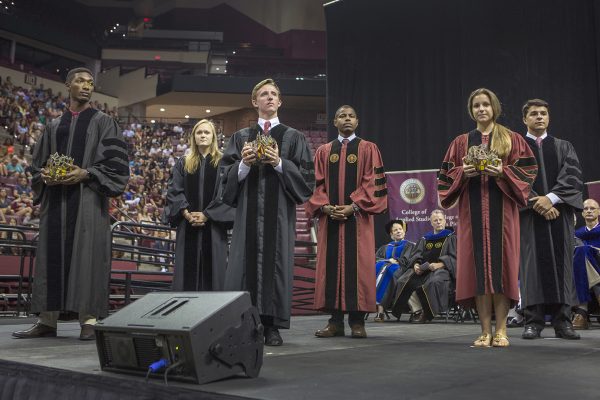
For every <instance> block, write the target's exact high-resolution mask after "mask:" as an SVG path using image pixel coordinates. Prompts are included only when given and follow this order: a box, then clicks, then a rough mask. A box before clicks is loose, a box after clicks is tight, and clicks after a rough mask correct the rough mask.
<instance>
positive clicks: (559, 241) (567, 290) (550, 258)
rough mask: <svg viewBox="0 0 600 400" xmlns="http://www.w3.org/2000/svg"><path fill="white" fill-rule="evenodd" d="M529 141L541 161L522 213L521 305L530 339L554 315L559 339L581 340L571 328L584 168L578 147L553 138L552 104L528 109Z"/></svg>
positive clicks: (536, 102)
mask: <svg viewBox="0 0 600 400" xmlns="http://www.w3.org/2000/svg"><path fill="white" fill-rule="evenodd" d="M523 122H524V123H525V125H526V126H527V131H528V132H527V135H526V136H525V140H526V141H527V144H528V145H529V147H530V148H531V150H532V151H533V154H534V155H535V158H536V161H537V163H538V167H539V170H538V175H537V177H536V179H535V182H534V184H533V188H532V190H531V194H530V198H529V205H528V206H527V207H526V208H524V209H523V210H521V212H520V223H521V263H520V264H521V265H520V284H521V304H522V307H523V310H524V314H525V330H524V331H523V335H522V337H523V338H524V339H535V338H538V337H540V332H541V331H542V329H544V326H545V320H544V316H545V315H546V314H550V315H551V316H552V326H553V327H554V331H555V335H556V337H559V338H564V339H579V335H578V334H577V332H575V331H574V330H573V326H572V324H571V307H572V306H575V305H577V303H578V301H577V295H576V292H575V284H574V280H573V234H574V232H573V230H574V227H573V218H574V213H575V212H576V211H580V210H581V209H582V208H583V202H582V189H583V181H582V174H581V168H580V166H579V160H578V159H577V154H576V153H575V150H574V149H573V145H571V143H569V142H568V141H566V140H561V139H558V138H555V137H554V136H550V135H548V133H547V132H546V128H547V127H548V124H549V122H550V113H549V106H548V103H546V102H545V101H543V100H540V99H534V100H528V101H527V102H526V103H525V105H524V106H523Z"/></svg>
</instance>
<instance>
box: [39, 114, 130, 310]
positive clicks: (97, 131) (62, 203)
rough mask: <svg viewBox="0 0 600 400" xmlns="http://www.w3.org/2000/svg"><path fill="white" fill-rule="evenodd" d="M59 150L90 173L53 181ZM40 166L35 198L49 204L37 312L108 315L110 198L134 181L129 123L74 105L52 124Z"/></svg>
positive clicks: (43, 221)
mask: <svg viewBox="0 0 600 400" xmlns="http://www.w3.org/2000/svg"><path fill="white" fill-rule="evenodd" d="M57 152H58V153H59V154H63V155H68V156H70V157H73V158H74V164H75V165H77V166H80V167H81V168H85V169H87V170H88V171H89V173H90V178H89V180H86V181H85V182H81V183H79V184H75V185H54V186H47V185H46V184H45V183H44V181H43V179H42V177H41V175H40V171H41V169H42V168H43V167H44V166H45V165H46V162H47V160H48V158H49V157H50V155H52V154H54V153H57ZM32 169H33V178H32V187H33V190H34V192H35V199H34V202H35V203H36V204H37V203H39V204H40V205H41V208H40V235H39V240H38V248H37V253H36V259H35V276H34V282H33V298H32V304H31V308H32V311H33V312H42V311H65V312H74V313H78V314H79V315H80V316H95V317H99V318H101V317H105V316H106V315H107V314H108V288H109V279H110V266H111V253H110V247H111V234H110V216H109V214H108V201H109V197H116V196H119V195H120V194H121V193H123V190H125V186H126V185H127V181H128V180H129V164H128V156H127V145H126V144H125V142H124V141H123V139H122V135H121V130H120V129H119V127H118V125H117V123H116V122H115V121H114V120H113V119H112V118H111V117H109V116H108V115H106V114H104V113H102V112H100V111H98V110H94V109H92V108H88V109H86V110H85V111H82V112H81V113H79V114H77V115H73V114H71V112H66V113H65V114H64V115H63V116H62V117H60V118H57V119H55V120H54V121H52V122H51V123H50V124H48V125H47V126H46V130H45V132H44V134H43V136H42V138H41V139H40V142H39V143H38V144H37V145H36V146H35V152H34V155H33V163H32Z"/></svg>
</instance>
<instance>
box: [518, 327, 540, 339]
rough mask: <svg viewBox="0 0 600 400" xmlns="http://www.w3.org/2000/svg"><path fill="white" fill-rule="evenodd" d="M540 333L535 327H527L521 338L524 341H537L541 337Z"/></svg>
mask: <svg viewBox="0 0 600 400" xmlns="http://www.w3.org/2000/svg"><path fill="white" fill-rule="evenodd" d="M540 332H541V330H539V329H538V328H536V327H535V326H526V327H525V330H524V331H523V334H522V335H521V337H522V338H523V339H537V338H539V337H540Z"/></svg>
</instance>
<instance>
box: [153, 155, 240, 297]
mask: <svg viewBox="0 0 600 400" xmlns="http://www.w3.org/2000/svg"><path fill="white" fill-rule="evenodd" d="M184 166H185V157H181V158H180V159H179V160H177V163H176V164H175V166H174V167H173V173H172V174H171V179H170V181H169V189H168V191H167V207H166V209H165V212H166V215H167V217H168V218H169V222H170V223H171V226H174V227H177V239H176V244H175V274H174V277H173V290H176V291H205V290H223V286H224V284H225V269H226V267H227V229H228V228H229V227H231V226H232V224H233V217H234V214H235V210H234V209H233V208H232V207H230V206H228V205H226V204H223V203H222V202H221V201H220V199H219V197H220V196H219V193H218V192H219V187H220V185H219V181H220V179H219V169H218V167H214V166H213V165H212V158H211V156H210V155H208V156H206V158H204V159H202V160H201V162H200V164H199V165H198V169H197V170H196V172H195V173H193V174H189V173H187V172H186V171H185V168H184ZM185 209H187V210H188V211H190V212H195V211H202V212H203V213H204V215H206V217H207V218H208V222H207V223H206V224H205V225H204V226H203V227H201V228H199V227H193V226H191V225H190V224H189V223H188V221H187V220H186V219H185V218H183V216H182V214H181V212H182V210H185Z"/></svg>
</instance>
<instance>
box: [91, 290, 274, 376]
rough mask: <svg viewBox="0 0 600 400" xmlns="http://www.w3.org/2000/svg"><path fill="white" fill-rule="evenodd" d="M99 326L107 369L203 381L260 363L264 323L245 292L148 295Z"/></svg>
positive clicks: (252, 372)
mask: <svg viewBox="0 0 600 400" xmlns="http://www.w3.org/2000/svg"><path fill="white" fill-rule="evenodd" d="M95 330H96V345H97V347H98V356H99V357H100V365H101V367H102V370H106V371H111V372H123V373H133V374H138V375H147V374H149V375H150V376H154V377H161V378H162V377H163V376H165V377H168V378H169V379H171V378H174V379H177V380H182V381H187V382H194V383H199V384H203V383H207V382H212V381H215V380H219V379H223V378H227V377H230V376H234V375H237V374H239V373H245V374H246V375H247V376H249V377H256V376H258V374H259V372H260V368H261V367H262V360H263V346H264V337H263V326H262V324H261V321H260V316H259V315H258V311H257V310H256V308H255V307H254V306H252V302H251V300H250V295H249V294H248V293H247V292H168V293H165V292H162V293H159V292H155V293H149V294H147V295H146V296H144V297H142V298H140V299H138V300H137V301H135V302H133V303H131V304H130V305H128V306H127V307H125V308H123V309H122V310H120V311H118V312H116V313H115V314H113V315H111V316H109V317H108V318H106V319H104V320H103V321H99V322H98V323H97V324H96V326H95ZM149 370H150V371H149Z"/></svg>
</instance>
